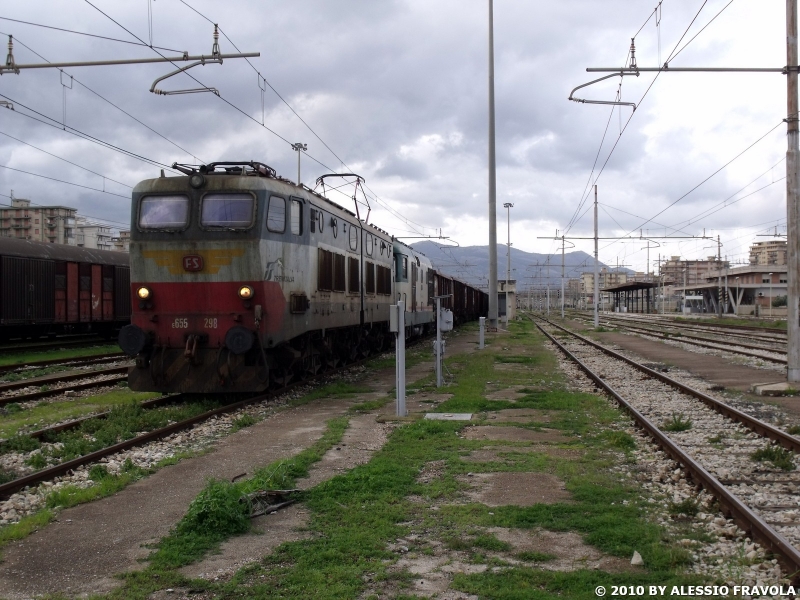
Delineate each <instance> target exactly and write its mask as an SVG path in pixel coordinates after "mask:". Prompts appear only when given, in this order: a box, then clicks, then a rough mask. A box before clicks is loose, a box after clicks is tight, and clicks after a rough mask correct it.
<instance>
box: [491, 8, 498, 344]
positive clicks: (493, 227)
mask: <svg viewBox="0 0 800 600" xmlns="http://www.w3.org/2000/svg"><path fill="white" fill-rule="evenodd" d="M489 330H490V331H492V330H494V331H497V173H496V161H495V149H494V6H493V0H489Z"/></svg>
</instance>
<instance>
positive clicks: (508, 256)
mask: <svg viewBox="0 0 800 600" xmlns="http://www.w3.org/2000/svg"><path fill="white" fill-rule="evenodd" d="M503 208H505V209H506V216H507V220H506V223H507V225H508V248H507V249H506V261H507V265H506V325H508V313H509V310H510V308H509V306H508V289H509V288H508V286H509V284H510V283H511V209H512V208H514V205H513V204H511V202H506V203H505V204H503Z"/></svg>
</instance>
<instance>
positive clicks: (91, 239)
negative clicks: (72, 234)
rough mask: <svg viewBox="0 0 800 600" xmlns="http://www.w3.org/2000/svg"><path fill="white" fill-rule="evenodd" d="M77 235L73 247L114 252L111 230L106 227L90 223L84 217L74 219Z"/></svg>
mask: <svg viewBox="0 0 800 600" xmlns="http://www.w3.org/2000/svg"><path fill="white" fill-rule="evenodd" d="M76 228H77V231H78V233H77V235H76V239H75V245H76V246H79V247H80V248H95V249H97V250H115V247H114V242H113V241H112V239H113V236H112V235H111V228H110V227H108V226H107V225H101V224H99V223H92V222H90V221H88V220H87V219H86V217H77V219H76Z"/></svg>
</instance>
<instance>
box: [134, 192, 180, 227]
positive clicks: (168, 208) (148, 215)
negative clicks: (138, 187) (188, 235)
mask: <svg viewBox="0 0 800 600" xmlns="http://www.w3.org/2000/svg"><path fill="white" fill-rule="evenodd" d="M188 223H189V197H188V196H145V197H144V198H142V201H141V203H140V204H139V227H141V228H142V229H182V228H183V227H186V225H187V224H188Z"/></svg>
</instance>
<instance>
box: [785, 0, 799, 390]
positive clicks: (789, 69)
mask: <svg viewBox="0 0 800 600" xmlns="http://www.w3.org/2000/svg"><path fill="white" fill-rule="evenodd" d="M797 70H798V66H797V0H786V92H787V93H786V96H787V98H786V103H787V113H788V114H787V115H786V126H787V127H786V128H787V136H786V137H787V142H788V147H787V149H786V240H787V245H788V248H787V250H788V263H789V265H788V273H787V275H788V281H787V286H786V291H787V303H786V306H787V322H786V329H787V334H788V335H787V337H788V340H787V348H786V350H787V351H786V374H787V379H788V381H789V383H794V382H798V381H800V273H798V269H799V268H800V231H798V228H800V179H799V177H800V174H799V173H798V171H799V168H798V155H799V154H800V152H799V150H798V141H799V140H800V133H799V131H798V121H797V119H798V114H797V111H798V99H797Z"/></svg>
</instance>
